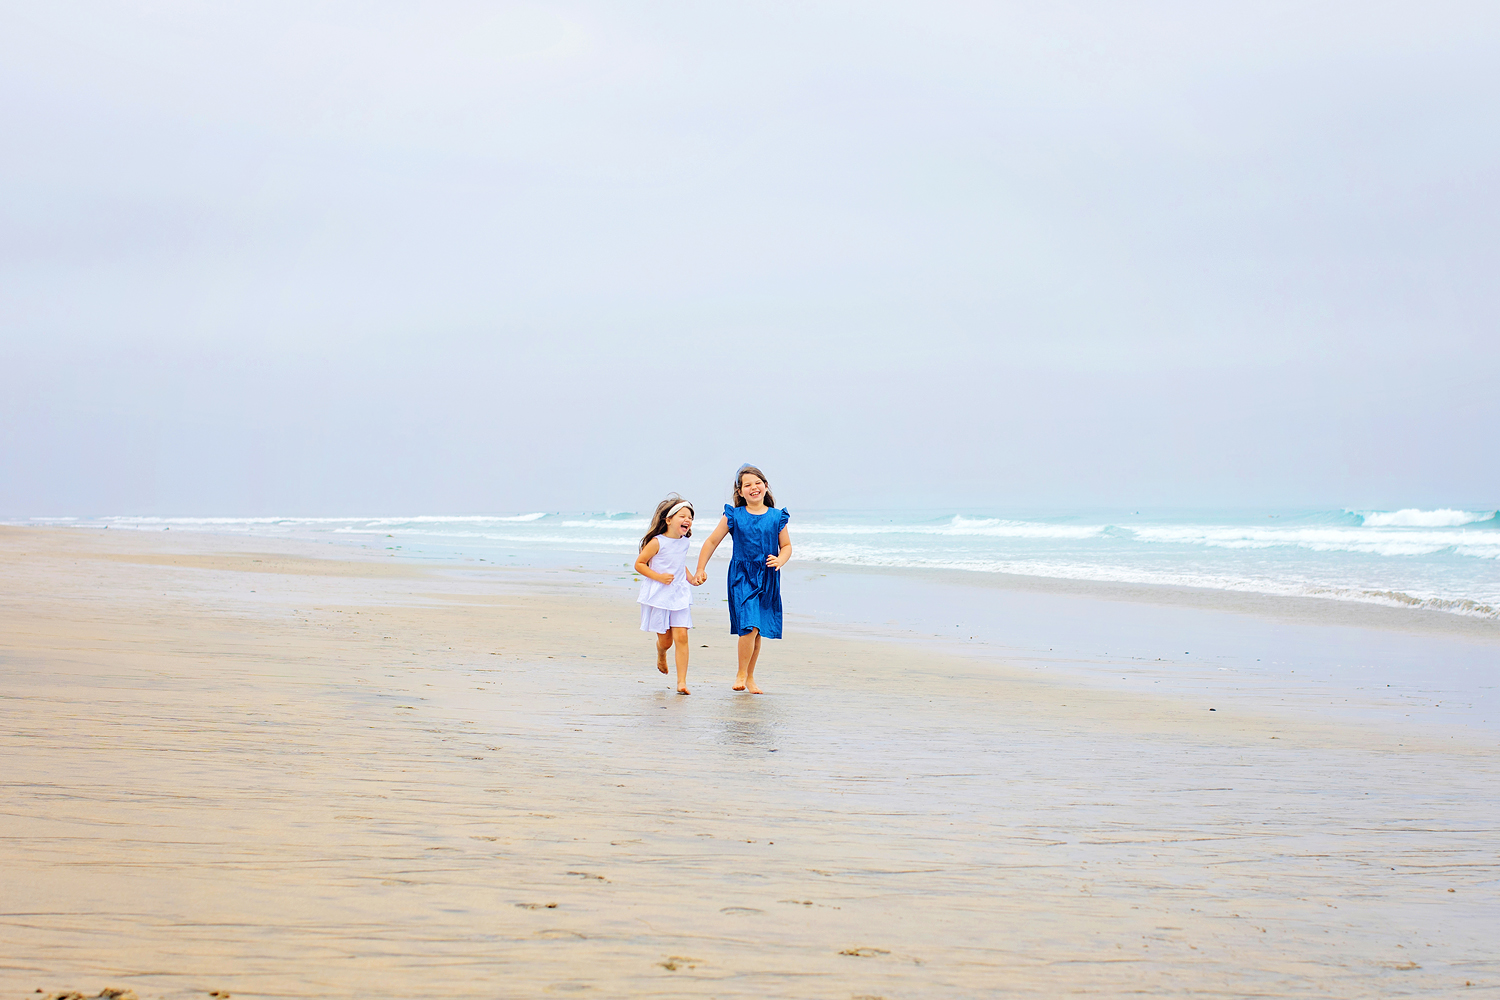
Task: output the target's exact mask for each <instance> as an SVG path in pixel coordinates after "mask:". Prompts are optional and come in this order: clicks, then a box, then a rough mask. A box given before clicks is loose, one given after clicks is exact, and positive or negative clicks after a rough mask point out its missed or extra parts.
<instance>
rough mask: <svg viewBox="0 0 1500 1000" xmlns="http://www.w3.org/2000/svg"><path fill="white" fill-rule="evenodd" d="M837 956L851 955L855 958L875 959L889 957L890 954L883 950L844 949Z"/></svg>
mask: <svg viewBox="0 0 1500 1000" xmlns="http://www.w3.org/2000/svg"><path fill="white" fill-rule="evenodd" d="M839 954H840V955H853V956H854V957H855V958H875V957H876V956H877V955H889V954H890V952H888V951H886V950H885V949H884V948H845V949H844V950H843V951H841V952H839Z"/></svg>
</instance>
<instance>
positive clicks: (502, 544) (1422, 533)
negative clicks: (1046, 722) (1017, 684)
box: [11, 505, 1500, 618]
mask: <svg viewBox="0 0 1500 1000" xmlns="http://www.w3.org/2000/svg"><path fill="white" fill-rule="evenodd" d="M717 519H718V513H717V509H716V508H713V507H709V506H707V505H705V508H704V510H703V511H702V515H701V516H700V517H699V519H698V522H697V525H696V528H695V530H696V532H697V533H698V535H699V537H705V536H706V535H707V534H708V532H709V531H710V530H711V529H712V527H713V525H714V524H715V523H716V521H717ZM11 523H26V524H32V525H43V524H51V525H71V526H77V527H94V528H101V527H108V528H112V529H128V530H137V531H161V530H178V531H195V532H212V533H220V534H249V535H255V536H263V537H275V536H280V537H289V538H298V539H302V540H309V541H323V542H328V543H330V544H334V545H349V546H356V547H360V546H362V547H364V548H368V549H376V550H382V551H387V552H389V553H390V554H391V555H394V556H397V557H409V558H420V559H428V560H473V561H484V562H491V563H495V564H499V565H539V566H546V565H559V564H564V563H568V562H570V561H575V562H579V563H582V564H587V565H588V566H590V567H591V568H620V567H626V566H628V565H629V564H630V562H631V561H632V560H633V556H634V553H635V551H636V547H637V544H638V543H639V540H640V536H641V533H642V532H643V531H644V530H645V528H646V518H645V516H644V514H642V513H640V512H633V511H629V512H619V511H616V512H594V513H589V512H550V511H531V512H519V513H509V514H506V513H500V514H493V515H467V516H445V515H413V516H398V517H375V516H367V517H352V516H351V517H254V518H236V517H133V516H124V515H120V516H107V517H96V518H32V519H30V520H28V521H24V522H18V521H12V522H11ZM790 529H791V534H792V541H793V545H794V546H795V548H796V555H797V560H798V561H799V563H802V564H803V566H804V568H805V566H806V564H807V563H823V564H828V565H830V566H854V567H864V568H867V569H873V570H877V571H878V570H891V571H900V570H908V569H923V570H949V571H957V572H958V573H960V574H969V573H972V574H976V575H982V574H1001V573H1003V574H1015V575H1020V576H1030V577H1044V578H1052V579H1064V580H1079V581H1098V582H1115V583H1129V584H1162V585H1171V586H1181V587H1199V588H1207V589H1210V590H1222V591H1239V592H1247V593H1258V594H1271V595H1286V596H1300V597H1316V598H1324V599H1328V600H1336V601H1357V602H1367V603H1373V604H1382V605H1387V606H1396V607H1414V608H1426V609H1432V610H1437V611H1444V612H1449V613H1452V614H1458V615H1468V616H1477V617H1482V618H1500V515H1497V512H1496V511H1495V510H1492V509H1490V510H1471V509H1458V508H1451V509H1450V508H1443V509H1434V510H1418V509H1406V510H1388V511H1381V510H1348V509H1339V510H1302V511H1299V510H1279V511H1264V510H1260V511H1228V510H1205V511H1152V510H1145V509H1142V510H1076V511H992V510H980V509H964V510H906V511H898V510H884V511H882V510H874V511H840V510H825V511H800V510H796V509H794V510H793V512H792V521H791V524H790Z"/></svg>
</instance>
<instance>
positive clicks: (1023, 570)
mask: <svg viewBox="0 0 1500 1000" xmlns="http://www.w3.org/2000/svg"><path fill="white" fill-rule="evenodd" d="M803 556H804V558H807V559H809V560H811V561H813V562H826V563H834V564H838V565H845V566H867V567H871V568H881V569H931V570H959V571H963V572H971V573H1006V574H1011V575H1014V576H1034V577H1045V578H1049V579H1060V580H1079V581H1087V582H1093V583H1125V584H1146V585H1150V586H1170V587H1195V588H1201V589H1208V590H1227V591H1235V592H1240V593H1253V594H1267V595H1271V596H1282V597H1318V598H1325V599H1331V600H1343V601H1358V602H1361V603H1366V604H1383V605H1386V606H1389V607H1405V608H1422V609H1427V610H1434V611H1445V612H1450V613H1454V614H1463V615H1471V616H1476V617H1481V618H1500V597H1495V598H1490V599H1480V600H1475V599H1473V598H1466V597H1451V596H1445V595H1442V594H1436V593H1422V592H1420V591H1419V592H1417V593H1408V592H1405V591H1397V590H1382V589H1377V588H1375V587H1360V586H1350V585H1340V584H1337V583H1331V582H1324V581H1318V580H1315V579H1307V578H1305V577H1302V576H1300V575H1293V576H1289V577H1284V578H1281V579H1277V578H1274V577H1270V576H1262V575H1253V576H1252V575H1244V576H1241V575H1237V574H1227V573H1214V572H1211V571H1208V570H1205V569H1202V568H1189V567H1183V568H1175V569H1155V568H1150V567H1144V566H1127V565H1121V564H1114V563H1093V564H1090V563H1082V562H1063V561H1058V560H1034V559H964V558H944V557H932V556H920V555H915V554H913V553H909V552H908V553H893V552H876V551H865V552H858V551H852V550H849V549H844V550H828V549H823V548H821V547H818V546H816V545H811V546H804V551H803Z"/></svg>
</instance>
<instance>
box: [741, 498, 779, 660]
mask: <svg viewBox="0 0 1500 1000" xmlns="http://www.w3.org/2000/svg"><path fill="white" fill-rule="evenodd" d="M791 517H792V515H791V514H790V513H788V512H787V511H785V510H778V509H776V508H775V507H771V508H769V509H767V510H766V512H765V513H764V514H761V515H759V516H756V515H755V514H752V513H750V511H749V510H748V509H746V508H744V507H735V506H732V505H730V504H725V505H724V519H725V520H726V521H727V522H728V523H729V535H730V538H731V539H732V540H733V542H734V552H733V553H732V554H731V555H730V557H729V586H728V590H729V631H731V632H733V633H734V634H735V635H744V634H745V633H747V632H749V631H750V630H751V629H757V630H759V631H760V634H761V635H762V636H764V637H765V638H767V639H780V638H781V573H780V571H778V570H774V569H772V568H771V567H769V566H767V565H766V557H767V556H774V555H776V553H778V552H780V551H781V529H782V528H785V527H786V525H787V522H788V521H789V520H791Z"/></svg>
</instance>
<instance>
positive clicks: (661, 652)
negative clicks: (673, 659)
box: [656, 649, 667, 673]
mask: <svg viewBox="0 0 1500 1000" xmlns="http://www.w3.org/2000/svg"><path fill="white" fill-rule="evenodd" d="M656 669H657V670H660V671H661V672H662V673H666V672H667V651H666V650H665V649H658V650H657V651H656Z"/></svg>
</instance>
